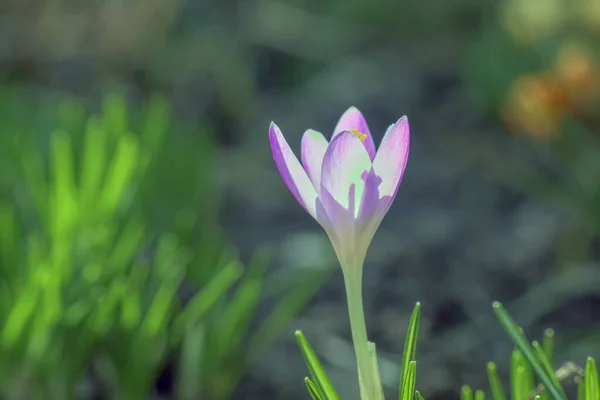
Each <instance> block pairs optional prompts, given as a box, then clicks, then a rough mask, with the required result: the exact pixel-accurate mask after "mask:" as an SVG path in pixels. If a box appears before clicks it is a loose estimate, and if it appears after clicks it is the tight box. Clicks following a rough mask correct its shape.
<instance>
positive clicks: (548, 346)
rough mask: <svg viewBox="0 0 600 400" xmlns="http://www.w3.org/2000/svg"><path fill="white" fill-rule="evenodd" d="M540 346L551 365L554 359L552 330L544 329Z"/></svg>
mask: <svg viewBox="0 0 600 400" xmlns="http://www.w3.org/2000/svg"><path fill="white" fill-rule="evenodd" d="M542 348H543V349H544V354H546V358H547V359H548V362H549V363H550V365H552V363H553V360H554V330H553V329H546V330H544V337H543V339H542Z"/></svg>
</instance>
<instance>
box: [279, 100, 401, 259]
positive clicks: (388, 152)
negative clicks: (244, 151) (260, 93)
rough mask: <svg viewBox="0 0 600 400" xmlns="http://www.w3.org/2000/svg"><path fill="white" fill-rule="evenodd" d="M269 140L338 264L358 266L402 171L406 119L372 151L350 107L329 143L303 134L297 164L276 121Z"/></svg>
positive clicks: (370, 141) (363, 126)
mask: <svg viewBox="0 0 600 400" xmlns="http://www.w3.org/2000/svg"><path fill="white" fill-rule="evenodd" d="M269 140H270V142H271V150H272V152H273V158H274V160H275V163H276V164H277V168H278V169H279V172H280V174H281V176H282V177H283V180H284V181H285V183H286V185H287V187H288V188H289V190H290V191H291V192H292V194H293V195H294V197H295V198H296V200H297V201H298V202H299V203H300V204H301V205H302V207H304V209H305V210H306V211H307V212H308V213H309V214H310V215H311V216H312V217H313V218H315V219H316V220H317V222H318V223H319V224H320V225H321V226H322V227H323V228H324V229H325V232H326V233H327V235H328V236H329V238H330V240H331V242H332V244H333V247H334V249H335V252H336V254H337V256H338V259H339V261H340V263H341V264H342V267H343V268H344V269H345V270H346V269H347V268H351V269H352V268H354V269H360V268H361V267H362V264H363V262H364V258H365V255H366V252H367V248H368V247H369V244H370V243H371V239H372V238H373V236H374V235H375V232H376V231H377V228H378V227H379V224H380V223H381V221H382V219H383V217H384V216H385V214H386V213H387V211H388V210H389V208H390V206H391V204H392V202H393V200H394V198H395V196H396V192H397V191H398V187H399V186H400V182H401V181H402V176H403V175H404V170H405V168H406V162H407V158H408V150H409V142H410V140H409V126H408V119H407V118H406V117H405V116H404V117H402V118H400V119H399V120H398V121H397V122H396V123H395V124H393V125H391V126H390V127H389V128H388V130H387V132H386V133H385V136H384V137H383V140H382V141H381V145H380V146H379V150H377V151H376V150H375V143H374V142H373V138H372V136H371V133H370V131H369V128H368V126H367V122H366V121H365V118H364V117H363V115H362V114H361V112H360V111H359V110H358V109H357V108H355V107H351V108H349V109H348V110H347V111H346V112H345V113H344V114H343V115H342V117H341V118H340V120H339V122H338V124H337V126H336V127H335V130H334V132H333V137H332V138H331V141H330V142H328V141H327V139H326V138H325V137H324V136H323V135H322V134H321V133H319V132H317V131H314V130H312V129H309V130H307V131H306V132H305V133H304V136H303V138H302V146H301V152H302V165H301V164H300V162H299V161H298V159H297V158H296V156H295V155H294V153H293V152H292V150H291V149H290V146H289V145H288V143H287V141H286V140H285V137H284V136H283V134H282V133H281V130H280V129H279V128H278V127H277V125H275V123H271V126H270V129H269Z"/></svg>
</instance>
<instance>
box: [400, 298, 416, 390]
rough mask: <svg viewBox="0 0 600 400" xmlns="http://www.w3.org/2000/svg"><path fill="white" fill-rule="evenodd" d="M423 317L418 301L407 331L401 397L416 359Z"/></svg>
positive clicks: (403, 354)
mask: <svg viewBox="0 0 600 400" xmlns="http://www.w3.org/2000/svg"><path fill="white" fill-rule="evenodd" d="M420 319H421V303H419V302H417V303H416V304H415V308H414V309H413V312H412V315H411V317H410V322H409V324H408V330H407V332H406V341H405V342H404V351H403V353H402V371H401V377H400V398H403V394H402V387H403V386H404V382H405V381H406V379H407V374H408V366H409V364H410V363H411V362H412V361H414V360H415V355H416V353H417V337H418V335H419V322H420Z"/></svg>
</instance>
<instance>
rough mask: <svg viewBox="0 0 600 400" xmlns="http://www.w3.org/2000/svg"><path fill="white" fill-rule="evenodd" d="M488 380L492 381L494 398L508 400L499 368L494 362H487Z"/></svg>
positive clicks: (491, 388) (491, 387) (491, 386)
mask: <svg viewBox="0 0 600 400" xmlns="http://www.w3.org/2000/svg"><path fill="white" fill-rule="evenodd" d="M487 372H488V380H489V382H490V390H491V392H492V398H493V399H494V400H506V394H505V393H504V389H503V388H502V381H501V380H500V376H498V368H496V364H494V363H493V362H491V361H490V362H489V363H488V364H487Z"/></svg>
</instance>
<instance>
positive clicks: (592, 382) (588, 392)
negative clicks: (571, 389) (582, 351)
mask: <svg viewBox="0 0 600 400" xmlns="http://www.w3.org/2000/svg"><path fill="white" fill-rule="evenodd" d="M599 399H600V387H599V385H598V369H597V368H596V361H594V359H593V358H592V357H588V359H587V361H586V363H585V400H599Z"/></svg>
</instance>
